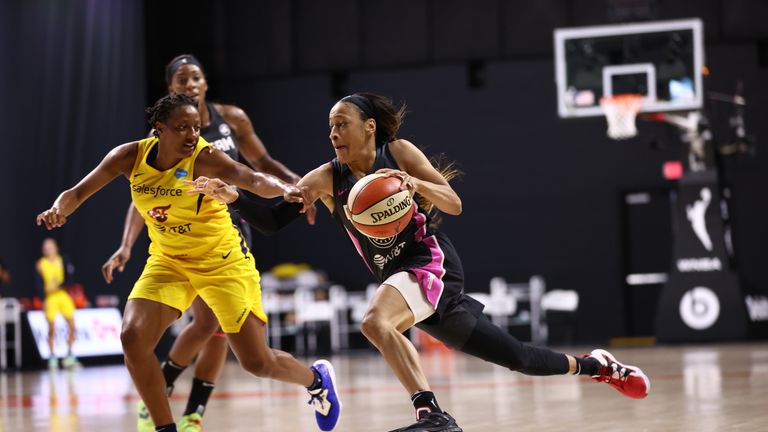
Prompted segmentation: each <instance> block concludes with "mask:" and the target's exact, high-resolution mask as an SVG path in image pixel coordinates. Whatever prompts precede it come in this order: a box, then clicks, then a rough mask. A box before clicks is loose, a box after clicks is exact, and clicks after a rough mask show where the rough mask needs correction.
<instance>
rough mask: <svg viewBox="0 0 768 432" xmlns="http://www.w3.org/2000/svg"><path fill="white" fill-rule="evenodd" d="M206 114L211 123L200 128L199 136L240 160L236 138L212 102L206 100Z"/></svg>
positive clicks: (233, 158) (234, 158)
mask: <svg viewBox="0 0 768 432" xmlns="http://www.w3.org/2000/svg"><path fill="white" fill-rule="evenodd" d="M206 105H208V114H209V115H210V117H211V124H209V125H208V126H207V127H204V128H202V129H200V136H201V137H203V138H204V139H205V140H206V141H208V142H209V143H210V144H211V145H212V146H213V148H215V149H218V150H221V151H223V152H224V153H226V154H227V156H229V157H230V158H232V160H235V161H238V162H241V160H240V152H239V151H238V147H237V139H236V138H235V134H234V132H233V131H232V128H231V127H230V126H229V123H227V121H226V120H224V117H222V116H221V113H219V111H217V110H216V107H214V106H213V104H212V103H210V102H207V103H206Z"/></svg>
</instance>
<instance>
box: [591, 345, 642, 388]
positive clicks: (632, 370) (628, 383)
mask: <svg viewBox="0 0 768 432" xmlns="http://www.w3.org/2000/svg"><path fill="white" fill-rule="evenodd" d="M588 357H592V358H594V359H596V360H597V361H599V362H600V365H601V366H600V371H599V373H598V374H597V375H594V376H593V377H592V379H594V380H595V381H597V382H604V383H607V384H608V385H610V386H611V387H613V388H615V389H616V390H618V391H620V392H621V394H623V395H624V396H627V397H631V398H634V399H643V398H645V397H646V396H648V392H650V391H651V381H650V380H648V376H646V375H645V374H644V373H643V371H642V370H640V368H638V367H635V366H628V365H624V364H621V363H619V362H618V361H616V357H614V356H613V355H612V354H611V353H609V352H608V351H606V350H602V349H596V350H593V351H592V353H591V354H590V355H589V356H588Z"/></svg>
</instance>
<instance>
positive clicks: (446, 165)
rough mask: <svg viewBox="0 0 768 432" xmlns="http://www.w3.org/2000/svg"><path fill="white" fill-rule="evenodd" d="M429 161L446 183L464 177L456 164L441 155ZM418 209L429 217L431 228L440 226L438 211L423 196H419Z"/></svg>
mask: <svg viewBox="0 0 768 432" xmlns="http://www.w3.org/2000/svg"><path fill="white" fill-rule="evenodd" d="M429 161H430V162H431V163H432V166H433V167H435V169H436V170H437V172H439V173H440V175H441V176H443V178H444V179H445V181H447V182H450V181H451V180H454V179H459V178H461V177H462V176H463V175H464V172H462V171H461V170H459V169H458V168H457V167H456V162H455V161H450V160H448V158H446V157H445V155H444V154H442V153H441V154H439V155H437V156H433V157H431V158H430V159H429ZM419 208H421V209H422V210H424V212H425V213H427V214H428V215H429V216H430V218H431V219H432V224H431V226H432V227H433V228H436V227H437V226H438V225H439V224H440V221H441V218H440V214H439V213H438V209H437V207H435V204H434V203H432V202H431V201H429V200H428V199H426V198H424V197H423V196H420V199H419Z"/></svg>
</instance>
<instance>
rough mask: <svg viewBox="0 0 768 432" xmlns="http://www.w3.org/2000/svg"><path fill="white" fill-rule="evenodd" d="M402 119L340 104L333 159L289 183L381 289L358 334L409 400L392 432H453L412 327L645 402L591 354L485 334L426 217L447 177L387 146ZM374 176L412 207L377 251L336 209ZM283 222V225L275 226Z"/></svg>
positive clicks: (199, 188) (506, 362)
mask: <svg viewBox="0 0 768 432" xmlns="http://www.w3.org/2000/svg"><path fill="white" fill-rule="evenodd" d="M403 115H404V107H400V108H399V109H398V108H397V107H395V106H394V105H393V104H392V102H391V101H390V100H389V99H387V98H385V97H382V96H379V95H375V94H371V93H357V94H353V95H350V96H347V97H344V98H343V99H341V100H340V101H339V102H337V103H336V104H335V105H334V106H333V108H332V109H331V112H330V115H329V126H330V139H331V144H332V145H333V149H334V152H335V153H336V158H335V159H334V160H332V161H331V162H329V163H326V164H323V165H321V166H320V167H318V168H316V169H315V170H313V171H311V172H309V173H308V174H307V175H306V176H304V178H303V179H302V180H301V181H300V182H299V183H298V186H299V187H300V188H301V189H302V190H301V191H300V193H301V194H302V195H301V196H303V198H304V202H305V203H310V202H314V201H315V200H317V199H320V200H321V201H322V202H323V204H325V205H326V207H328V209H329V210H330V211H331V213H333V217H334V219H335V220H336V221H337V222H338V223H340V224H341V225H342V226H343V227H344V228H345V230H346V231H347V234H348V235H349V238H350V239H351V240H352V243H353V244H354V245H355V247H356V249H357V251H358V252H359V254H360V255H361V257H362V258H363V261H364V262H365V263H366V265H367V266H368V268H369V269H370V270H371V271H372V273H373V274H374V275H375V276H376V278H377V279H378V280H379V282H380V284H381V285H380V286H379V288H378V291H377V292H376V295H375V296H374V298H373V299H372V301H371V303H370V305H369V306H368V311H367V312H366V315H365V318H364V319H363V323H362V331H363V334H364V335H365V337H366V338H367V339H368V340H369V341H370V342H371V343H372V344H373V345H374V346H375V347H376V348H377V349H378V350H379V351H380V352H381V354H382V355H383V356H384V359H385V361H386V362H387V363H388V364H389V366H390V368H391V369H392V371H393V372H394V373H395V375H396V376H397V378H398V380H399V381H400V383H401V384H402V385H403V387H405V389H406V391H408V394H410V395H411V401H412V402H413V407H414V409H415V412H416V423H414V424H412V425H409V426H406V427H403V428H400V429H396V431H400V432H405V431H408V432H414V431H420V432H426V431H430V432H431V431H448V432H458V431H461V428H460V427H459V426H458V425H457V423H456V421H455V420H454V418H453V417H451V416H450V415H449V414H448V413H446V412H444V411H443V410H442V408H441V407H440V405H439V404H438V402H437V398H436V396H435V394H434V393H433V392H432V391H431V389H430V386H429V383H428V382H427V379H426V377H425V375H424V372H423V371H422V368H421V364H420V360H419V356H418V353H417V351H416V349H415V348H414V346H413V345H412V344H411V342H410V341H409V340H408V339H407V338H406V337H405V336H403V334H402V333H403V332H404V331H405V330H407V329H408V328H410V327H412V326H414V325H415V326H416V327H418V328H420V329H421V330H423V331H425V332H427V333H428V334H430V335H431V336H433V337H435V338H436V339H438V340H440V341H442V342H444V343H445V344H447V345H448V346H450V347H453V348H454V349H456V350H459V351H462V352H465V353H467V354H470V355H473V356H475V357H478V358H481V359H483V360H486V361H489V362H492V363H495V364H498V365H501V366H504V367H507V368H509V369H511V370H514V371H518V372H521V373H524V374H527V375H566V374H571V375H587V376H591V377H592V378H594V379H595V381H598V382H604V383H607V384H609V385H610V386H612V387H614V388H615V389H617V390H618V391H619V392H621V393H622V394H624V395H626V396H628V397H632V398H644V397H645V396H647V394H648V391H649V390H650V382H649V380H648V377H647V376H646V375H645V374H644V373H643V372H642V371H641V370H640V369H639V368H636V367H633V366H627V365H624V364H622V363H619V362H618V361H617V360H616V359H615V358H614V356H613V355H611V354H610V353H609V352H607V351H605V350H601V349H596V350H594V351H592V352H591V353H590V354H589V355H585V356H581V357H579V356H572V355H568V354H561V353H557V352H553V351H551V350H549V349H547V348H543V347H537V346H532V345H528V344H524V343H521V342H520V341H518V340H517V339H515V338H514V337H512V336H511V335H509V334H508V333H507V332H506V331H504V330H502V329H501V328H499V327H497V326H495V325H494V324H492V323H491V322H490V321H489V320H488V318H486V317H485V316H484V315H483V313H482V310H483V306H482V305H481V304H480V303H479V302H477V301H476V300H474V299H472V298H471V297H469V296H467V295H465V294H464V275H463V270H462V266H461V261H460V260H459V257H458V255H457V253H456V250H455V249H454V247H453V245H452V244H451V242H450V240H449V239H448V237H447V236H446V235H445V234H444V233H443V232H442V231H440V230H438V229H437V228H436V227H434V226H433V224H431V219H430V213H431V212H430V211H428V209H429V207H430V206H434V207H435V208H437V209H438V210H440V211H442V212H444V213H447V214H451V215H458V214H460V213H461V210H462V208H461V200H460V199H459V197H458V196H457V194H456V192H455V191H454V190H453V189H452V188H451V186H450V185H449V183H448V180H446V178H448V179H450V178H451V177H452V176H453V175H455V171H451V170H443V172H440V171H438V170H437V169H436V168H434V167H433V166H432V164H431V163H430V162H429V160H428V159H427V157H426V156H425V155H424V154H423V153H422V152H421V151H420V150H419V149H418V148H417V147H416V146H415V145H413V144H412V143H410V142H408V141H406V140H403V139H398V138H397V137H396V134H397V131H398V129H399V127H400V125H401V123H402V120H403ZM375 172H379V173H386V174H387V175H389V176H394V177H397V178H400V179H401V180H402V186H401V187H402V188H403V190H405V189H407V190H408V191H410V193H411V194H412V195H414V200H415V201H416V202H417V203H419V207H420V208H419V209H418V212H417V213H416V214H415V215H414V216H413V218H412V219H411V221H410V222H409V224H408V226H407V227H406V228H405V229H404V230H403V231H402V232H400V233H399V234H398V235H397V236H395V237H394V238H392V239H390V241H387V242H382V241H380V240H377V241H375V242H374V241H372V240H370V239H369V238H368V237H366V236H364V235H362V234H361V233H360V232H359V231H357V230H356V229H355V228H354V226H353V225H352V223H351V222H350V221H349V219H348V218H347V216H346V213H345V210H346V209H345V208H344V207H345V205H346V202H347V197H348V195H349V190H350V189H351V188H352V186H353V185H354V184H355V183H356V182H357V180H359V179H360V178H362V177H363V176H365V175H367V174H371V173H375ZM194 183H195V188H194V191H195V192H203V193H206V194H207V195H209V196H212V197H214V198H217V199H219V200H222V201H225V202H232V203H234V204H235V205H236V206H237V207H238V208H239V209H240V212H241V215H242V216H243V218H245V219H246V220H247V221H248V220H250V213H251V210H250V209H251V208H253V207H255V206H254V203H253V202H252V201H250V200H249V199H248V198H247V197H245V196H243V195H239V194H238V193H237V191H235V190H233V189H232V188H230V187H228V186H227V185H226V183H225V182H222V181H221V180H219V179H207V178H204V177H200V178H198V179H197V180H196V181H195V182H194ZM292 194H295V196H296V197H298V196H299V192H296V191H294V192H291V194H289V195H292ZM296 217H297V216H296V215H293V218H296ZM290 220H291V218H290V217H288V216H287V215H284V216H283V218H282V219H281V220H279V221H277V222H278V223H279V224H280V225H282V224H284V223H287V222H289V221H290Z"/></svg>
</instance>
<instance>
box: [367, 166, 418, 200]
mask: <svg viewBox="0 0 768 432" xmlns="http://www.w3.org/2000/svg"><path fill="white" fill-rule="evenodd" d="M376 174H384V175H385V176H387V177H397V178H399V179H400V181H402V183H401V184H400V190H401V191H403V190H408V193H410V194H411V197H413V195H414V194H415V193H416V180H417V179H415V178H413V177H411V175H410V174H408V173H407V172H405V171H400V170H396V169H392V168H382V169H380V170H377V171H376Z"/></svg>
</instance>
